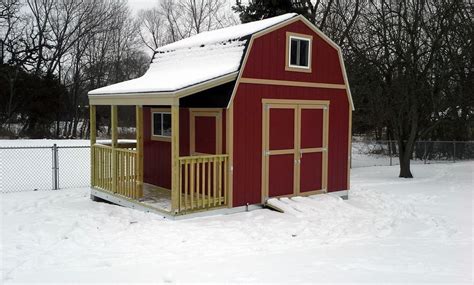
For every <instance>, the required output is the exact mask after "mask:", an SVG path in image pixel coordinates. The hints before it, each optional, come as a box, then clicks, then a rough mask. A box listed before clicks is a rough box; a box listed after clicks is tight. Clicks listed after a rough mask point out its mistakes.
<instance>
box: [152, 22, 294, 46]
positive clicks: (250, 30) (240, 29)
mask: <svg viewBox="0 0 474 285" xmlns="http://www.w3.org/2000/svg"><path fill="white" fill-rule="evenodd" d="M296 15H297V14H296V13H288V14H284V15H280V16H276V17H272V18H268V19H265V20H261V21H255V22H250V23H246V24H241V25H236V26H231V27H227V28H223V29H218V30H213V31H208V32H202V33H200V34H197V35H195V36H192V37H189V38H186V39H182V40H180V41H177V42H174V43H171V44H168V45H165V46H162V47H159V48H158V49H157V51H158V52H160V51H170V50H176V49H181V48H189V47H193V46H200V45H207V44H210V43H217V42H225V41H228V40H232V39H239V38H242V37H245V36H248V35H251V34H254V33H256V32H258V31H261V30H264V29H266V28H268V27H271V26H273V25H276V24H278V23H281V22H283V21H286V20H288V19H290V18H292V17H294V16H296Z"/></svg>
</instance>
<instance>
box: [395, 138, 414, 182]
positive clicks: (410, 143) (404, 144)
mask: <svg viewBox="0 0 474 285" xmlns="http://www.w3.org/2000/svg"><path fill="white" fill-rule="evenodd" d="M414 146H415V140H414V139H411V138H409V139H408V140H407V141H403V140H398V152H399V155H398V159H399V161H400V174H399V175H398V177H400V178H413V174H411V170H410V158H411V156H412V153H413V147H414Z"/></svg>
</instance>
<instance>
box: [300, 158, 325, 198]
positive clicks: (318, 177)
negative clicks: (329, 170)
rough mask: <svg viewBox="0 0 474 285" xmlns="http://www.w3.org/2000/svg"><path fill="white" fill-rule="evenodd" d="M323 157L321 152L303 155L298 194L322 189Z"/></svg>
mask: <svg viewBox="0 0 474 285" xmlns="http://www.w3.org/2000/svg"><path fill="white" fill-rule="evenodd" d="M322 164H323V155H322V153H321V152H312V153H304V154H303V155H302V157H301V164H300V192H308V191H314V190H320V189H322V188H323V187H322V183H323V180H322V178H323V175H322V174H323V173H322Z"/></svg>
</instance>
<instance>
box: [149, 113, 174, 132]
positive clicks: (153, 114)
mask: <svg viewBox="0 0 474 285" xmlns="http://www.w3.org/2000/svg"><path fill="white" fill-rule="evenodd" d="M155 114H160V115H161V116H162V117H161V132H163V121H164V120H163V115H164V114H169V115H170V116H171V112H164V111H153V112H151V136H152V137H155V138H165V139H169V138H171V135H169V136H166V135H157V134H155Z"/></svg>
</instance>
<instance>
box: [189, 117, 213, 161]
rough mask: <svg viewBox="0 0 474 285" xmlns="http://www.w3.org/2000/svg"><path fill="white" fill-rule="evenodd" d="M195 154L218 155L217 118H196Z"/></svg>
mask: <svg viewBox="0 0 474 285" xmlns="http://www.w3.org/2000/svg"><path fill="white" fill-rule="evenodd" d="M194 129H195V131H194V133H195V152H198V153H205V154H217V150H216V140H217V138H216V118H215V117H208V116H196V117H195V118H194Z"/></svg>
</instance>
